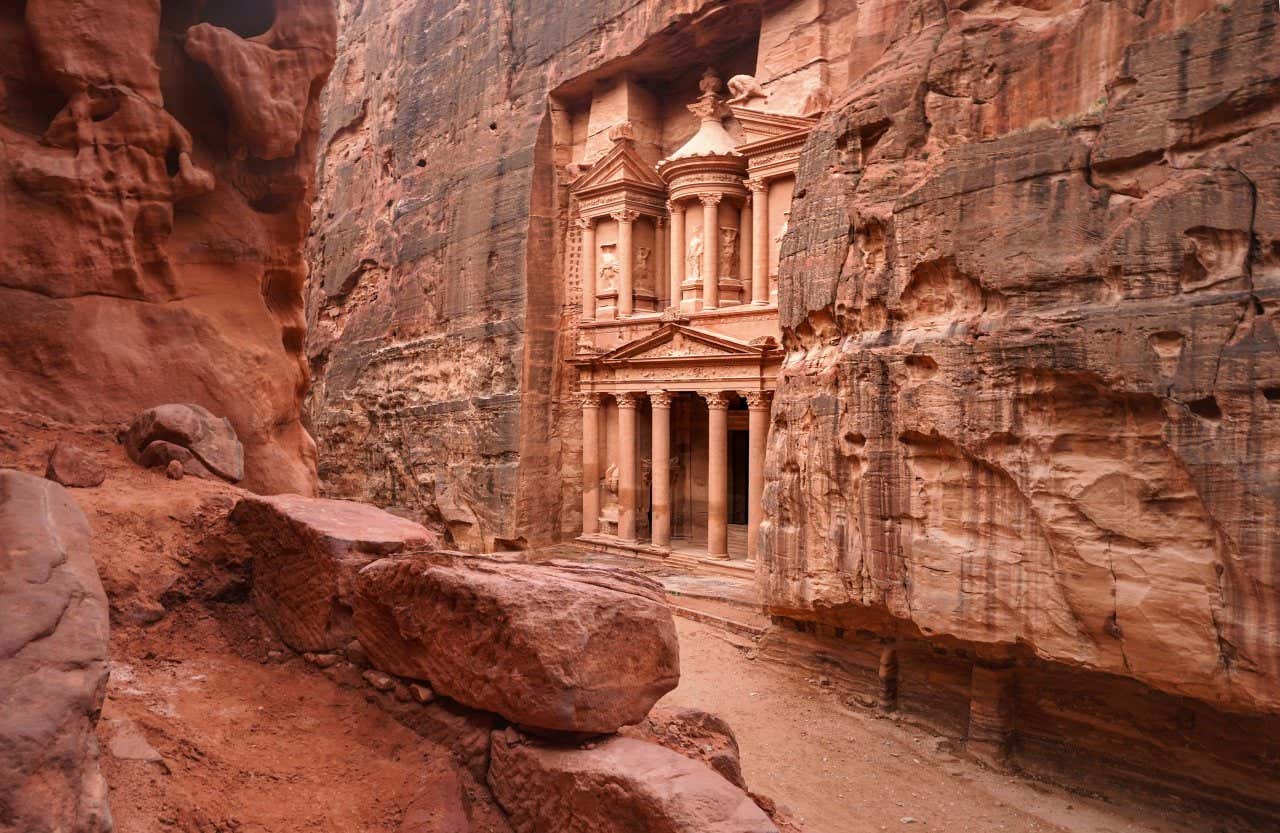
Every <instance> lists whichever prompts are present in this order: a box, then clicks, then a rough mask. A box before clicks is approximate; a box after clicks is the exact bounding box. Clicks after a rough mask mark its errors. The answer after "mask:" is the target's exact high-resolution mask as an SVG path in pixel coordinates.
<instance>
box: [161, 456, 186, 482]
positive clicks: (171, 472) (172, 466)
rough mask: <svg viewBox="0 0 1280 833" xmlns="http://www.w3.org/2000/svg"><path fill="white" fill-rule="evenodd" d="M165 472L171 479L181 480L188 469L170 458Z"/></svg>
mask: <svg viewBox="0 0 1280 833" xmlns="http://www.w3.org/2000/svg"><path fill="white" fill-rule="evenodd" d="M164 474H165V477H167V478H169V479H170V480H181V479H182V476H183V475H184V474H186V471H185V470H184V469H183V468H182V463H180V462H178V461H177V460H170V461H169V465H167V466H165V469H164Z"/></svg>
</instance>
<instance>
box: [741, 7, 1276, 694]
mask: <svg viewBox="0 0 1280 833" xmlns="http://www.w3.org/2000/svg"><path fill="white" fill-rule="evenodd" d="M876 8H879V9H880V12H879V14H881V15H883V16H885V17H886V20H888V21H891V22H892V25H889V26H887V27H886V31H891V32H892V33H893V34H892V36H891V37H888V38H886V39H884V40H883V42H882V43H881V44H880V45H878V46H877V48H876V54H875V55H873V56H869V57H870V58H871V60H869V61H868V63H867V67H866V71H865V74H863V75H862V76H861V78H860V79H859V80H858V81H856V82H855V83H854V85H853V87H852V89H851V91H850V93H849V94H848V95H847V97H846V98H845V99H844V100H843V101H842V102H840V103H839V106H838V107H837V108H836V112H835V113H833V114H832V115H831V116H830V117H828V118H827V119H826V120H825V121H824V122H823V124H822V125H821V126H820V127H819V129H818V130H817V131H816V132H815V134H814V137H813V138H812V139H811V141H810V144H809V146H808V148H807V149H806V154H805V158H804V160H803V162H802V169H801V177H800V181H799V182H798V191H797V194H798V199H797V200H796V203H795V208H794V210H793V214H792V218H791V232H790V234H789V236H788V237H787V239H786V241H785V243H784V246H783V263H782V266H781V285H780V305H781V316H782V321H783V326H784V335H785V342H786V346H787V348H788V350H789V357H788V359H787V361H786V364H785V368H784V371H783V373H782V377H781V380H780V385H779V393H778V398H777V401H776V403H775V409H774V424H773V432H772V438H771V441H770V448H769V455H768V474H767V476H768V479H769V480H770V485H769V486H768V488H767V491H766V497H765V503H766V512H767V515H768V520H767V522H766V524H765V529H764V542H763V553H764V556H763V568H762V577H763V581H764V586H765V592H766V598H767V602H768V604H769V606H770V607H771V608H772V610H773V611H774V612H775V613H778V614H783V615H788V616H791V615H794V616H796V617H798V618H806V619H815V618H816V619H819V620H821V621H824V622H827V623H830V624H832V625H835V626H839V627H850V626H863V625H866V626H870V627H873V628H875V629H877V630H879V631H881V632H893V631H894V630H895V629H901V631H902V632H903V633H907V632H911V633H915V632H917V631H915V629H917V628H918V632H919V633H922V634H924V635H926V636H944V635H945V636H948V637H955V638H958V639H960V640H964V641H966V642H969V643H975V644H978V645H994V644H1001V645H1010V646H1011V645H1014V644H1019V645H1025V646H1029V647H1030V648H1031V649H1032V650H1033V651H1034V653H1035V654H1037V655H1039V656H1040V657H1042V658H1045V659H1049V660H1053V661H1056V662H1060V663H1063V664H1066V665H1068V666H1071V667H1075V668H1085V669H1092V670H1096V671H1103V672H1107V673H1110V674H1118V675H1124V676H1128V677H1132V678H1134V679H1137V680H1139V681H1141V682H1143V683H1145V684H1147V685H1149V686H1152V687H1154V688H1156V689H1160V690H1163V691H1165V692H1170V693H1174V694H1178V695H1183V696H1189V697H1193V698H1196V699H1199V700H1203V701H1208V702H1212V703H1214V704H1216V705H1217V706H1218V707H1220V708H1226V709H1229V710H1234V711H1245V712H1260V713H1269V714H1280V639H1278V638H1277V637H1280V601H1278V600H1280V596H1278V595H1277V590H1278V589H1280V588H1278V587H1277V583H1276V576H1277V568H1276V553H1277V552H1278V551H1280V549H1278V547H1277V534H1278V533H1277V530H1278V529H1280V526H1278V525H1277V521H1278V520H1280V502H1278V501H1277V497H1276V496H1277V491H1276V489H1275V488H1274V486H1275V476H1274V468H1275V465H1274V459H1273V458H1274V454H1273V452H1272V451H1271V449H1273V448H1274V447H1275V446H1276V444H1277V431H1278V430H1280V395H1278V394H1277V391H1278V390H1280V387H1278V386H1280V341H1278V340H1277V334H1276V327H1275V320H1274V319H1275V315H1276V310H1277V308H1280V259H1278V256H1277V255H1278V252H1280V177H1278V176H1277V171H1278V170H1280V166H1278V165H1277V162H1280V156H1278V155H1277V147H1278V145H1277V141H1276V140H1277V138H1280V125H1277V124H1276V116H1275V110H1274V102H1275V100H1276V97H1277V95H1280V51H1277V50H1276V48H1275V41H1276V36H1277V22H1278V16H1280V12H1277V10H1276V8H1275V7H1274V4H1267V3H1263V2H1235V3H1230V4H1210V3H1192V4H1174V3H1152V4H1148V5H1146V6H1143V7H1141V8H1140V9H1138V8H1133V7H1126V6H1117V5H1114V4H1107V3H1093V2H1082V3H1074V4H1071V8H1070V11H1069V12H1068V11H1067V10H1066V9H1065V8H1064V9H1061V10H1055V11H1053V12H1051V13H1047V14H1046V13H1044V12H1042V11H1038V10H1032V9H1031V8H1029V7H1026V6H1021V5H1017V4H998V6H997V7H985V6H984V7H982V8H978V9H973V10H956V11H950V12H948V11H944V10H943V9H942V8H941V7H937V6H931V5H929V4H927V3H905V4H883V5H881V6H877V7H876ZM908 21H912V23H911V25H908ZM1032 55H1035V56H1038V57H1037V59H1035V60H1032V59H1030V57H1029V56H1032ZM1064 66H1067V67H1071V68H1073V69H1071V70H1070V71H1067V72H1065V73H1064V69H1063V67H1064ZM1064 77H1069V78H1070V80H1069V81H1064V80H1063V79H1064ZM895 623H897V624H895Z"/></svg>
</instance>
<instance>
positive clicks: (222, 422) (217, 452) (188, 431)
mask: <svg viewBox="0 0 1280 833" xmlns="http://www.w3.org/2000/svg"><path fill="white" fill-rule="evenodd" d="M123 441H124V447H125V451H126V452H127V453H128V454H129V458H130V459H132V460H133V461H134V462H135V463H140V464H142V465H144V466H148V467H151V466H155V467H157V468H161V467H166V466H168V464H169V462H170V461H171V460H177V461H178V462H180V463H182V467H183V469H184V470H185V471H186V473H187V474H190V475H195V476H197V477H207V476H208V474H209V472H212V473H213V474H215V475H217V476H218V477H221V478H223V479H224V480H229V481H231V482H232V483H235V482H237V481H238V480H240V479H241V478H243V477H244V447H243V446H241V445H240V440H238V439H237V438H236V431H235V429H234V428H232V427H231V422H230V420H227V419H218V418H217V417H215V416H214V415H213V414H211V413H209V412H208V411H207V410H205V409H204V408H202V407H200V406H199V405H160V406H158V407H155V408H150V409H148V410H146V411H143V412H142V413H141V414H139V415H138V416H137V417H136V418H135V419H134V420H133V422H132V423H131V424H130V425H129V428H128V430H127V431H125V433H124V438H123ZM184 451H185V452H188V453H187V454H183V452H184ZM192 458H194V460H195V461H196V463H197V465H196V466H192V465H190V463H191V461H192ZM202 470H207V471H204V473H201V472H202Z"/></svg>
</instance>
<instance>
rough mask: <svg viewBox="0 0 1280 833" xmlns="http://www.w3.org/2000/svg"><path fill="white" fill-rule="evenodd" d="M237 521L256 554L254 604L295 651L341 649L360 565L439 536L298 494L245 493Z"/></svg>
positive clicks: (371, 511) (360, 508) (360, 507)
mask: <svg viewBox="0 0 1280 833" xmlns="http://www.w3.org/2000/svg"><path fill="white" fill-rule="evenodd" d="M231 522H232V523H233V524H234V525H235V527H236V528H237V529H238V530H239V532H240V534H241V535H242V536H243V537H244V539H245V540H246V541H247V542H248V544H249V546H250V548H251V549H252V550H253V552H254V561H253V601H254V605H255V607H256V608H257V610H258V612H259V613H260V614H261V615H262V617H263V618H265V619H266V620H267V621H268V622H270V623H271V625H272V627H274V628H275V629H276V632H277V633H278V634H279V635H280V638H281V639H283V640H284V641H285V643H287V644H288V645H289V646H290V647H291V648H293V649H294V650H296V651H312V652H335V651H339V650H341V649H343V648H344V647H345V646H346V645H347V643H348V642H350V641H351V639H352V638H353V637H354V636H355V630H354V627H353V625H352V621H351V610H352V606H353V605H354V595H355V575H356V573H357V572H358V571H359V570H360V568H362V567H364V566H365V565H367V564H369V563H370V562H372V561H375V560H377V559H379V558H381V557H383V556H386V555H389V554H392V553H396V552H400V551H401V550H403V549H405V548H411V547H432V546H438V545H439V544H440V537H441V536H440V534H439V533H437V532H434V531H432V530H430V529H427V528H426V527H424V526H420V525H418V524H415V523H413V522H412V521H406V520H404V519H403V518H397V517H396V516H395V515H392V514H389V513H387V512H383V511H382V510H380V509H376V508H374V507H372V506H367V505H365V504H362V503H352V502H350V501H342V500H323V499H319V498H305V497H299V496H298V495H278V496H275V497H259V496H256V495H250V496H246V497H245V498H243V499H242V500H241V501H240V502H239V503H238V504H236V507H235V509H233V510H232V512H231ZM388 670H390V669H388Z"/></svg>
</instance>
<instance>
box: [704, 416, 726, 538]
mask: <svg viewBox="0 0 1280 833" xmlns="http://www.w3.org/2000/svg"><path fill="white" fill-rule="evenodd" d="M702 398H703V399H705V400H707V554H708V555H710V556H711V557H712V558H728V557H729V399H728V397H727V396H725V395H724V394H723V393H704V394H702Z"/></svg>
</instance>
